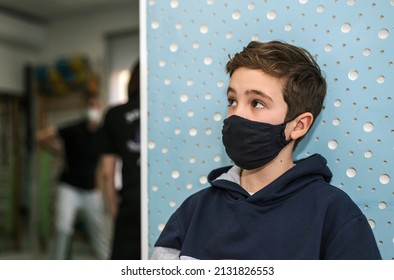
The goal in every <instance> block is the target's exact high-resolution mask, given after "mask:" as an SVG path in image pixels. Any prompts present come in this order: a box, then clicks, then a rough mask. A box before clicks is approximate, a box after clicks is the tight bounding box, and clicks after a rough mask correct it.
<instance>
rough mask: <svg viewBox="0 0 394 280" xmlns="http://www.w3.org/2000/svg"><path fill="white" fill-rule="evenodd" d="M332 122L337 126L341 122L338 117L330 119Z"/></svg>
mask: <svg viewBox="0 0 394 280" xmlns="http://www.w3.org/2000/svg"><path fill="white" fill-rule="evenodd" d="M332 124H333V125H334V126H338V125H340V124H341V120H340V119H338V118H335V119H333V120H332Z"/></svg>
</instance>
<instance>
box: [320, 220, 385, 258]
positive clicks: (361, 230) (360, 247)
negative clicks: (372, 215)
mask: <svg viewBox="0 0 394 280" xmlns="http://www.w3.org/2000/svg"><path fill="white" fill-rule="evenodd" d="M323 258H324V259H329V260H380V259H382V257H381V255H380V252H379V249H378V247H377V244H376V240H375V237H374V235H373V232H372V230H371V227H370V226H369V224H368V221H367V219H366V217H365V216H364V215H359V216H357V217H355V218H353V219H352V220H350V221H348V222H347V223H346V224H344V225H343V226H342V227H341V228H340V229H338V230H337V232H336V233H335V235H334V236H333V237H332V239H331V241H330V243H329V244H328V247H327V249H326V251H325V255H324V256H323Z"/></svg>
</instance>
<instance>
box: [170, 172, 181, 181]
mask: <svg viewBox="0 0 394 280" xmlns="http://www.w3.org/2000/svg"><path fill="white" fill-rule="evenodd" d="M180 176H181V173H180V172H179V171H178V170H173V171H172V172H171V177H172V179H178V178H179V177H180Z"/></svg>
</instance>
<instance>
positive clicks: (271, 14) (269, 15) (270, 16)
mask: <svg viewBox="0 0 394 280" xmlns="http://www.w3.org/2000/svg"><path fill="white" fill-rule="evenodd" d="M267 18H268V19H269V20H274V19H275V18H276V11H274V10H271V11H268V13H267Z"/></svg>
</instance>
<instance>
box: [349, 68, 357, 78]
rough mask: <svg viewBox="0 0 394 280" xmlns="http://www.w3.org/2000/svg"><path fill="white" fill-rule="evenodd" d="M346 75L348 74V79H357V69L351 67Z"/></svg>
mask: <svg viewBox="0 0 394 280" xmlns="http://www.w3.org/2000/svg"><path fill="white" fill-rule="evenodd" d="M347 76H348V78H349V80H351V81H355V80H357V79H358V71H357V70H355V69H352V70H350V71H349V73H348V75H347Z"/></svg>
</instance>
